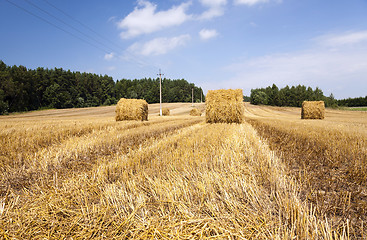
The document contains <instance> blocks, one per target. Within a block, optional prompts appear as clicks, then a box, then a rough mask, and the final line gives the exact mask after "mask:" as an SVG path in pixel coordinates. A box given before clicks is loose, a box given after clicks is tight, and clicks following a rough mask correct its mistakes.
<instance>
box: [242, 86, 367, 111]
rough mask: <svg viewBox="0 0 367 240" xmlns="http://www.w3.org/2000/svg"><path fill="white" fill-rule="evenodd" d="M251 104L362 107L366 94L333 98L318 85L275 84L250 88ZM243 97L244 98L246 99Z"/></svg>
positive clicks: (366, 99)
mask: <svg viewBox="0 0 367 240" xmlns="http://www.w3.org/2000/svg"><path fill="white" fill-rule="evenodd" d="M246 99H248V100H249V101H250V103H252V104H255V105H257V104H262V105H272V106H280V107H282V106H288V107H301V106H302V102H303V101H320V100H321V101H324V102H325V106H326V107H339V106H341V107H362V106H367V96H366V97H358V98H348V99H341V100H337V99H335V97H334V95H333V94H332V93H331V94H330V96H328V97H326V96H325V95H324V93H323V92H322V90H321V89H320V88H318V87H316V88H315V89H312V88H311V87H306V86H304V85H297V86H292V87H289V86H288V85H287V86H285V87H284V88H281V89H279V88H278V87H277V86H276V85H275V84H273V85H272V86H268V87H266V88H256V89H251V95H250V97H249V98H246ZM246 99H245V100H246Z"/></svg>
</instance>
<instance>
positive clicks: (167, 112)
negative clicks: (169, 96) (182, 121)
mask: <svg viewBox="0 0 367 240" xmlns="http://www.w3.org/2000/svg"><path fill="white" fill-rule="evenodd" d="M170 114H171V111H170V110H169V109H168V108H162V115H163V116H169V115H170Z"/></svg>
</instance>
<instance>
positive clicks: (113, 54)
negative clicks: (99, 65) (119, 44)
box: [104, 52, 115, 60]
mask: <svg viewBox="0 0 367 240" xmlns="http://www.w3.org/2000/svg"><path fill="white" fill-rule="evenodd" d="M114 57H115V53H113V52H112V53H106V54H105V55H104V59H105V60H111V59H113V58H114Z"/></svg>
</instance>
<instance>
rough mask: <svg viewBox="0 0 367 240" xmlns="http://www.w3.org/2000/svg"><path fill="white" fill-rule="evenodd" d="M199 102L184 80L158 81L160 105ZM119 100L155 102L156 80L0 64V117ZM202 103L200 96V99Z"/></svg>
mask: <svg viewBox="0 0 367 240" xmlns="http://www.w3.org/2000/svg"><path fill="white" fill-rule="evenodd" d="M192 88H194V101H195V102H199V101H201V95H202V89H201V88H199V87H197V86H195V84H193V83H189V82H187V81H186V80H184V79H179V80H170V79H162V101H163V102H191V101H192V97H191V94H192ZM120 98H139V99H145V100H146V101H147V102H148V103H157V102H159V79H158V78H157V79H151V78H144V79H139V80H138V79H135V80H128V79H121V80H117V81H114V80H113V78H112V77H110V76H107V75H104V76H102V75H97V74H92V73H80V72H71V71H70V70H64V69H62V68H55V69H45V68H41V67H39V68H37V69H35V70H32V69H27V68H26V67H24V66H7V65H6V64H5V63H4V62H3V61H1V60H0V114H7V113H11V112H23V111H30V110H38V109H49V108H77V107H78V108H79V107H96V106H101V105H112V104H116V103H117V101H118V100H119V99H120ZM203 101H204V95H203Z"/></svg>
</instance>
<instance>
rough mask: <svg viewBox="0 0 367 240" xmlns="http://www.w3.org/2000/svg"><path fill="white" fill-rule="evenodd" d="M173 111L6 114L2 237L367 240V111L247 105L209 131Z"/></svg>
mask: <svg viewBox="0 0 367 240" xmlns="http://www.w3.org/2000/svg"><path fill="white" fill-rule="evenodd" d="M164 107H167V108H169V109H170V111H171V114H170V116H166V117H159V116H157V114H158V113H159V104H158V105H157V104H153V105H149V118H148V119H149V121H122V122H116V121H115V112H114V111H115V108H116V107H115V106H112V107H98V108H89V109H70V110H47V111H37V112H32V113H25V114H16V115H9V116H3V117H0V168H1V169H0V170H1V171H0V236H1V238H3V239H86V238H87V239H94V238H96V239H208V238H211V239H348V238H349V239H350V238H353V239H357V238H360V239H363V238H366V235H365V232H366V227H365V226H366V217H365V216H366V209H367V199H366V172H367V171H366V169H365V168H366V166H367V164H366V153H367V152H366V151H367V143H366V139H367V120H366V119H367V118H366V114H364V113H358V112H342V111H330V110H326V113H325V115H326V118H325V120H322V121H319V120H313V121H304V120H301V119H300V118H299V114H300V109H293V108H271V107H258V106H251V105H246V108H245V111H246V112H245V120H246V121H245V122H243V123H242V124H224V123H219V124H207V123H205V117H204V116H202V117H192V116H190V110H191V109H192V107H191V104H165V106H164ZM195 107H197V108H200V109H204V108H205V107H204V105H203V104H197V105H195Z"/></svg>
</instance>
